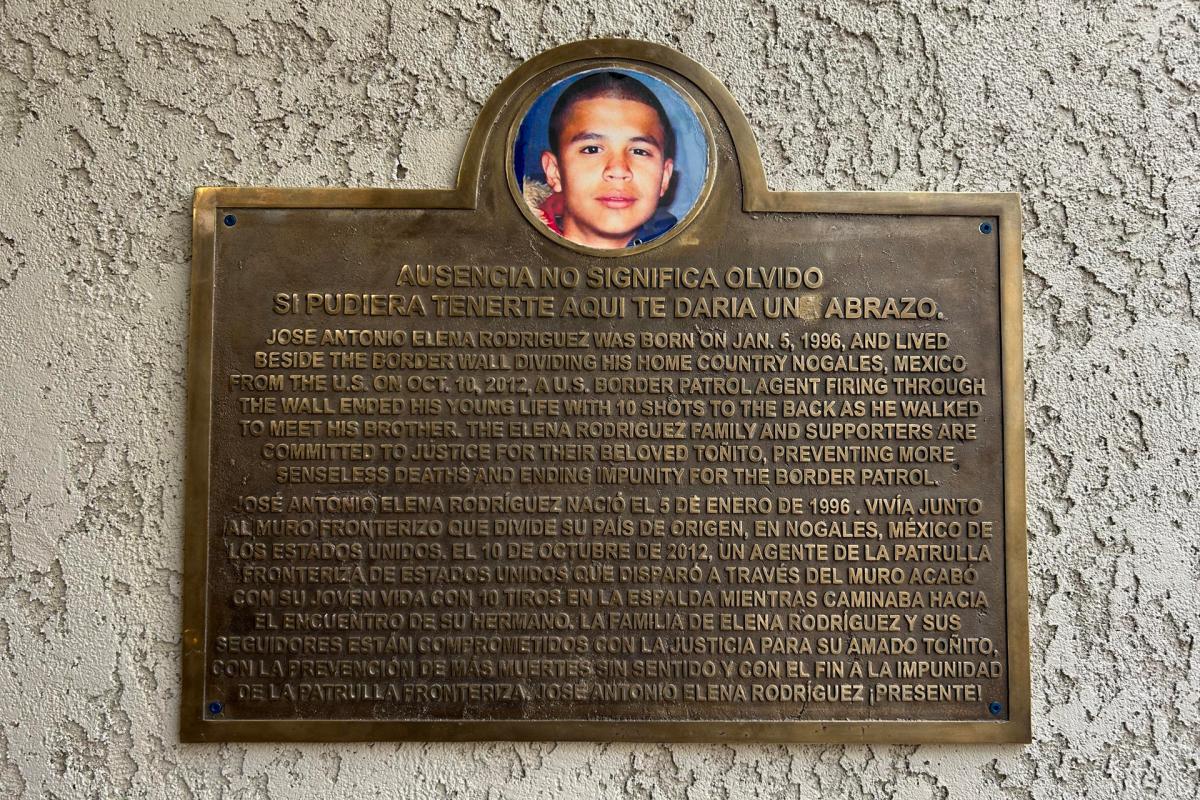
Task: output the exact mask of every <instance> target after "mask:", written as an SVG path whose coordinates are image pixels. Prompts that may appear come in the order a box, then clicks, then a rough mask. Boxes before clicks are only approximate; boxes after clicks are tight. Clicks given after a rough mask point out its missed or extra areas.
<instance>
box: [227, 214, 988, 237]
mask: <svg viewBox="0 0 1200 800" xmlns="http://www.w3.org/2000/svg"><path fill="white" fill-rule="evenodd" d="M225 219H226V220H228V219H229V217H226V218H225ZM225 224H226V225H228V224H229V223H228V222H226V223H225ZM979 232H980V233H982V234H984V235H987V234H989V233H991V232H992V223H990V222H981V223H979Z"/></svg>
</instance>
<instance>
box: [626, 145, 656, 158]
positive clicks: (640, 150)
mask: <svg viewBox="0 0 1200 800" xmlns="http://www.w3.org/2000/svg"><path fill="white" fill-rule="evenodd" d="M631 152H632V153H633V154H634V155H635V156H643V157H645V158H654V151H653V150H647V149H646V148H644V147H635V148H633V150H632V151H631Z"/></svg>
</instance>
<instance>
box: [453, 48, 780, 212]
mask: <svg viewBox="0 0 1200 800" xmlns="http://www.w3.org/2000/svg"><path fill="white" fill-rule="evenodd" d="M603 59H619V60H621V61H624V62H629V63H630V65H631V66H636V65H637V64H638V63H641V64H645V65H647V66H650V67H658V68H660V69H666V70H668V71H670V72H674V73H676V74H678V75H679V76H680V77H682V78H684V79H686V80H687V81H690V82H691V83H692V84H693V85H694V86H695V87H696V88H697V89H698V90H699V91H700V92H702V93H703V94H704V95H705V96H706V97H707V98H708V100H709V102H711V103H712V105H713V107H714V108H715V109H716V110H717V113H718V114H719V115H720V117H721V119H720V122H721V123H723V124H724V126H725V128H726V129H727V130H728V132H729V135H730V137H731V139H732V141H733V146H734V150H735V156H736V158H737V163H738V172H739V174H740V175H741V181H742V189H743V198H744V200H743V204H744V210H746V211H751V210H758V209H759V208H762V207H764V205H763V203H764V200H765V198H766V197H767V195H769V194H770V192H769V191H768V189H767V183H766V178H765V175H764V173H763V168H762V159H761V158H760V157H759V153H758V144H757V143H756V142H755V139H754V133H753V131H752V130H751V129H750V123H749V122H748V121H747V119H746V116H745V115H744V114H743V113H742V110H741V107H740V106H739V105H738V103H737V100H735V99H734V97H733V95H732V94H730V92H729V90H728V89H726V88H725V85H724V84H722V83H721V81H720V80H719V79H718V78H717V77H716V76H715V75H713V74H712V73H711V72H709V71H708V70H707V69H705V68H704V67H703V66H701V65H700V64H699V63H697V62H695V61H693V60H692V59H690V58H688V57H687V56H685V55H683V54H682V53H679V52H677V51H675V50H672V49H670V48H669V47H664V46H662V45H658V44H652V43H650V42H642V41H637V40H635V39H589V40H585V41H581V42H572V43H570V44H565V45H562V46H560V47H556V48H554V49H552V50H547V51H546V52H544V53H541V54H539V55H537V56H534V57H533V58H531V59H529V60H528V61H526V62H525V63H524V64H522V65H521V66H519V67H517V69H516V70H514V71H513V72H512V74H510V75H509V76H508V77H507V78H505V79H504V80H503V81H501V82H500V84H499V85H498V86H497V87H496V88H495V90H494V91H493V92H492V94H491V96H490V97H488V99H487V102H486V103H484V106H483V108H482V110H481V111H480V112H479V116H478V118H476V120H475V125H474V126H473V127H472V128H471V134H470V136H469V137H468V138H467V144H466V148H465V149H464V151H463V156H462V160H461V161H460V162H459V169H458V180H457V185H456V187H455V192H456V193H457V194H459V195H460V196H461V197H462V198H463V199H464V200H465V201H467V205H468V206H469V207H474V205H475V202H474V201H475V198H476V197H477V194H478V191H479V179H480V173H481V169H482V165H483V158H484V151H485V149H486V147H487V143H488V141H489V138H490V137H491V136H494V135H496V133H497V131H499V127H500V126H497V124H496V123H497V121H498V120H499V119H500V118H501V117H502V116H503V115H504V113H505V110H506V109H507V108H508V107H509V106H510V104H511V103H512V101H513V100H514V98H515V97H516V96H517V95H518V94H519V93H520V91H521V89H522V88H523V87H525V86H526V85H527V84H529V83H530V82H532V81H536V80H537V79H538V77H539V76H541V75H543V74H544V73H546V72H548V71H550V70H553V69H555V68H557V67H562V66H566V65H569V64H574V63H578V62H582V61H595V60H603Z"/></svg>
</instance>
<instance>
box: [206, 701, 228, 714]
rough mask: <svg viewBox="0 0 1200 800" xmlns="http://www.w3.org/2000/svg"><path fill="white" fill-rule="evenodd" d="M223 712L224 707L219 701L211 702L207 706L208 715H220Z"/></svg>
mask: <svg viewBox="0 0 1200 800" xmlns="http://www.w3.org/2000/svg"><path fill="white" fill-rule="evenodd" d="M224 710H225V706H223V705H221V701H220V700H213V701H212V702H211V703H209V704H208V713H210V714H220V713H221V712H222V711H224Z"/></svg>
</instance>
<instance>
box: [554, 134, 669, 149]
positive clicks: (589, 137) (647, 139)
mask: <svg viewBox="0 0 1200 800" xmlns="http://www.w3.org/2000/svg"><path fill="white" fill-rule="evenodd" d="M606 139H608V137H607V136H605V135H604V134H602V133H597V132H595V131H581V132H579V133H577V134H575V135H574V136H572V137H571V141H569V142H567V144H575V143H576V142H589V141H596V140H601V141H603V140H606ZM629 141H631V142H644V143H645V144H652V145H654V146H655V147H657V148H658V149H659V150H661V149H662V143H661V142H660V141H658V138H657V137H654V136H650V135H645V136H634V137H632V138H631V139H630V140H629Z"/></svg>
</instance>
